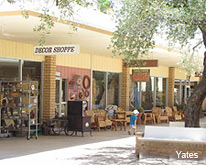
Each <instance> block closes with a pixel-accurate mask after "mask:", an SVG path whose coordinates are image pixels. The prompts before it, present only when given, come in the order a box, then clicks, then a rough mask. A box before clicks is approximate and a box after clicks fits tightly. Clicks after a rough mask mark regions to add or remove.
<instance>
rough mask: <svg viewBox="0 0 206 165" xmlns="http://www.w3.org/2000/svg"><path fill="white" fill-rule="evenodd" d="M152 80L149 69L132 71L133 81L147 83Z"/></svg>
mask: <svg viewBox="0 0 206 165" xmlns="http://www.w3.org/2000/svg"><path fill="white" fill-rule="evenodd" d="M149 79H150V70H149V69H141V70H140V69H133V70H132V81H138V82H147V81H149Z"/></svg>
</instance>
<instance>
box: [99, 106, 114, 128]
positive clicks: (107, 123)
mask: <svg viewBox="0 0 206 165" xmlns="http://www.w3.org/2000/svg"><path fill="white" fill-rule="evenodd" d="M95 121H96V125H97V129H98V131H100V128H102V127H103V128H104V130H105V131H106V128H107V127H110V128H111V126H112V121H111V120H110V119H108V117H107V112H106V111H105V110H103V109H99V110H95Z"/></svg>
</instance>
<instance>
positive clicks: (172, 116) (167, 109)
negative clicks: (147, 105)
mask: <svg viewBox="0 0 206 165" xmlns="http://www.w3.org/2000/svg"><path fill="white" fill-rule="evenodd" d="M165 112H166V114H167V116H168V118H169V121H173V120H174V115H173V112H172V108H170V107H168V106H166V107H165Z"/></svg>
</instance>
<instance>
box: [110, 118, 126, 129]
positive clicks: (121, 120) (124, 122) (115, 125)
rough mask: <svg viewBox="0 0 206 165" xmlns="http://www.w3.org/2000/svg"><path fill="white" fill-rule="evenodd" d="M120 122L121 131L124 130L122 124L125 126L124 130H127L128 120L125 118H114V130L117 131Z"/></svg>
mask: <svg viewBox="0 0 206 165" xmlns="http://www.w3.org/2000/svg"><path fill="white" fill-rule="evenodd" d="M118 123H120V131H122V126H124V131H126V125H127V120H125V119H112V130H114V129H115V131H117V124H118Z"/></svg>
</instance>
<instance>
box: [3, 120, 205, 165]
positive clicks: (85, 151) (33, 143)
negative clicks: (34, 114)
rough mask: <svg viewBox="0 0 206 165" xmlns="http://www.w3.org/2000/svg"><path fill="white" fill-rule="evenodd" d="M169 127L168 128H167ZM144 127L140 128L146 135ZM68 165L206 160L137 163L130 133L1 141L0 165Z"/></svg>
mask: <svg viewBox="0 0 206 165" xmlns="http://www.w3.org/2000/svg"><path fill="white" fill-rule="evenodd" d="M163 125H165V124H163ZM143 130H144V126H143V125H140V126H138V131H143ZM37 163H41V164H43V163H46V164H67V165H90V164H91V165H113V164H122V165H124V164H126V165H127V164H128V165H136V164H140V165H152V164H154V165H160V164H162V165H163V164H168V165H170V164H171V165H190V164H191V165H193V164H194V165H195V164H198V165H199V164H202V165H204V164H206V160H203V161H194V160H174V159H164V158H142V159H140V160H138V159H137V157H136V154H135V136H134V135H128V134H127V131H119V130H118V131H111V130H107V131H104V130H101V131H100V132H96V131H94V135H93V137H90V135H89V133H85V137H81V134H79V135H78V136H72V137H70V136H69V137H68V136H65V135H63V134H62V135H60V136H40V137H39V139H38V140H35V139H30V140H29V141H28V140H26V138H24V137H18V138H17V137H11V138H1V139H0V164H7V165H10V164H12V165H14V164H18V165H20V164H21V165H22V164H37Z"/></svg>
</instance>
